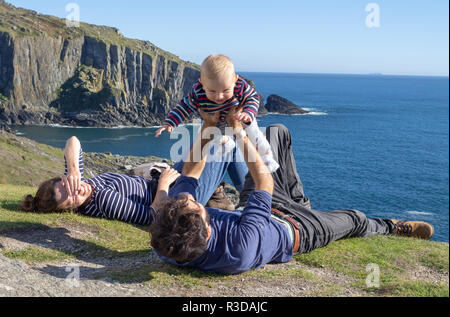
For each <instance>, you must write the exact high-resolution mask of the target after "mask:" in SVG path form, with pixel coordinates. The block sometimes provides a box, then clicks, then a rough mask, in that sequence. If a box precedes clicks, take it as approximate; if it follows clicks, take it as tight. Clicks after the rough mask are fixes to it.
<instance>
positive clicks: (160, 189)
mask: <svg viewBox="0 0 450 317" xmlns="http://www.w3.org/2000/svg"><path fill="white" fill-rule="evenodd" d="M64 158H65V161H66V171H65V175H64V176H63V177H56V178H53V179H50V180H47V181H46V182H44V183H43V184H41V186H40V187H39V189H38V191H37V193H36V196H35V197H33V196H32V195H28V196H27V197H25V199H24V201H23V202H22V204H21V209H22V210H24V211H28V212H38V213H50V212H65V211H75V212H78V213H81V214H84V215H87V216H93V217H100V218H107V219H116V220H120V221H125V222H130V223H135V224H141V225H149V224H150V223H151V222H152V221H153V219H154V217H155V208H157V206H158V204H159V203H160V202H161V201H162V200H163V199H165V198H166V197H167V192H168V190H169V186H170V185H171V184H172V183H173V182H174V181H175V180H176V179H177V178H178V176H179V175H180V174H179V173H178V172H177V171H176V170H174V169H172V168H170V169H166V170H165V171H164V172H163V173H162V174H161V176H160V179H159V182H158V185H157V188H152V185H153V187H156V186H155V184H152V182H151V181H150V180H148V179H146V178H143V177H140V176H128V175H123V174H117V173H105V174H101V175H99V176H96V177H94V178H91V179H89V180H86V179H85V178H84V175H83V155H82V150H81V144H80V141H79V140H78V139H77V138H76V137H71V138H70V139H69V140H68V141H67V143H66V147H65V150H64Z"/></svg>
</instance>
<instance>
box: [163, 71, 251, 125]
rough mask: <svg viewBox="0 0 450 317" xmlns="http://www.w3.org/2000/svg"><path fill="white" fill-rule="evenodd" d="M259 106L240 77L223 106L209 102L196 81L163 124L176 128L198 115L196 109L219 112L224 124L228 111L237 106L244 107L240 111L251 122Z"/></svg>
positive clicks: (248, 86)
mask: <svg viewBox="0 0 450 317" xmlns="http://www.w3.org/2000/svg"><path fill="white" fill-rule="evenodd" d="M259 104H260V100H259V95H258V92H257V91H256V90H255V89H254V88H253V87H252V86H250V85H249V84H248V83H247V82H246V81H245V80H244V79H242V78H241V77H240V76H239V77H238V80H237V81H236V85H235V86H234V93H233V97H232V98H231V99H230V100H227V101H226V102H225V103H223V104H217V103H215V102H213V101H211V100H209V99H208V98H207V97H206V92H205V90H204V89H203V85H202V84H201V83H200V81H197V82H196V83H195V84H194V86H193V88H192V90H191V92H190V93H189V95H188V96H186V97H185V98H183V99H182V100H181V101H180V102H179V103H178V105H177V106H176V107H175V108H173V109H172V110H171V111H170V112H169V114H168V115H167V117H166V119H165V120H164V124H167V125H169V126H171V127H177V126H179V125H180V124H181V123H182V122H183V121H185V120H187V119H189V118H190V117H191V115H192V114H194V113H198V109H201V110H203V111H204V112H206V113H215V112H221V114H222V115H221V118H220V120H221V121H222V122H224V121H225V117H226V114H227V113H228V110H229V109H230V108H232V107H234V106H239V105H241V106H244V108H243V110H242V111H243V112H245V113H247V114H249V115H250V117H251V118H252V121H253V120H255V118H256V116H257V115H258V109H259Z"/></svg>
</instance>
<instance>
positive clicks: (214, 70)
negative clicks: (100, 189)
mask: <svg viewBox="0 0 450 317" xmlns="http://www.w3.org/2000/svg"><path fill="white" fill-rule="evenodd" d="M236 106H242V107H243V110H242V112H241V113H240V114H239V115H238V116H239V117H238V119H239V120H241V121H242V122H243V123H245V124H244V125H243V126H244V129H245V131H246V132H247V135H248V138H249V140H250V141H251V142H252V143H253V144H254V145H255V146H256V148H257V149H258V151H259V153H260V154H262V158H263V160H264V162H265V163H266V164H267V166H268V168H269V170H270V171H271V172H274V171H276V170H277V169H278V167H279V165H278V163H277V162H276V161H275V160H274V158H273V155H272V151H271V148H270V145H269V142H267V139H266V138H265V137H264V135H263V133H262V132H261V130H260V129H259V127H258V124H257V122H256V116H257V114H258V109H259V96H258V93H257V92H256V90H255V89H253V87H251V86H250V85H249V84H248V83H247V82H246V81H245V80H244V79H242V78H241V77H239V76H238V75H236V73H235V69H234V65H233V63H232V61H231V60H230V59H229V58H228V57H226V56H223V55H211V56H209V57H208V58H206V59H205V61H204V62H203V63H202V66H201V69H200V79H199V80H198V81H197V82H196V83H195V84H194V86H193V88H192V90H191V92H190V93H189V95H188V96H187V97H185V98H184V99H183V100H181V101H180V102H179V103H178V105H177V106H176V107H175V108H174V109H172V110H171V111H170V112H169V114H168V115H167V117H166V119H165V120H164V124H163V126H162V127H161V128H160V129H158V131H156V135H155V136H156V137H159V136H160V135H161V133H162V132H163V131H165V130H167V131H168V132H169V133H170V132H172V131H173V129H174V128H175V127H177V126H178V125H180V124H181V123H182V122H183V121H184V120H186V119H188V118H189V117H190V116H191V115H192V114H193V113H198V109H201V110H202V111H204V112H206V113H216V112H220V119H219V124H218V127H219V128H220V129H221V131H222V134H223V137H222V139H221V140H218V141H217V142H220V144H218V145H222V151H219V153H220V154H221V155H223V154H225V153H228V152H229V151H230V150H232V149H233V148H234V147H235V142H234V141H233V139H232V138H231V137H228V136H226V135H224V134H225V133H224V132H225V127H226V121H225V118H226V116H227V113H228V111H229V109H230V108H232V107H236Z"/></svg>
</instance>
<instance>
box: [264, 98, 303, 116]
mask: <svg viewBox="0 0 450 317" xmlns="http://www.w3.org/2000/svg"><path fill="white" fill-rule="evenodd" d="M265 108H266V109H267V111H268V112H271V113H283V114H306V113H309V112H308V111H306V110H305V109H302V108H300V107H299V106H297V105H296V104H294V103H293V102H292V101H289V100H287V99H286V98H283V97H280V96H278V95H270V96H269V97H268V98H267V101H266V104H265Z"/></svg>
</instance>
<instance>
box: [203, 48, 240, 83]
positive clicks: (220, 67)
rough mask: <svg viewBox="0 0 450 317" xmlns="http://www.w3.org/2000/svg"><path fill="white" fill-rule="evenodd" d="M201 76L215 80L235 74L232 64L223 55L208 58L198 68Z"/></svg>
mask: <svg viewBox="0 0 450 317" xmlns="http://www.w3.org/2000/svg"><path fill="white" fill-rule="evenodd" d="M200 72H201V75H202V76H206V77H207V78H209V79H216V78H217V77H219V76H221V75H224V74H232V75H234V74H235V69H234V65H233V62H232V61H231V59H230V58H228V57H227V56H225V55H220V54H214V55H210V56H208V57H207V58H206V59H205V60H204V61H203V63H202V66H201V68H200Z"/></svg>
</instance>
